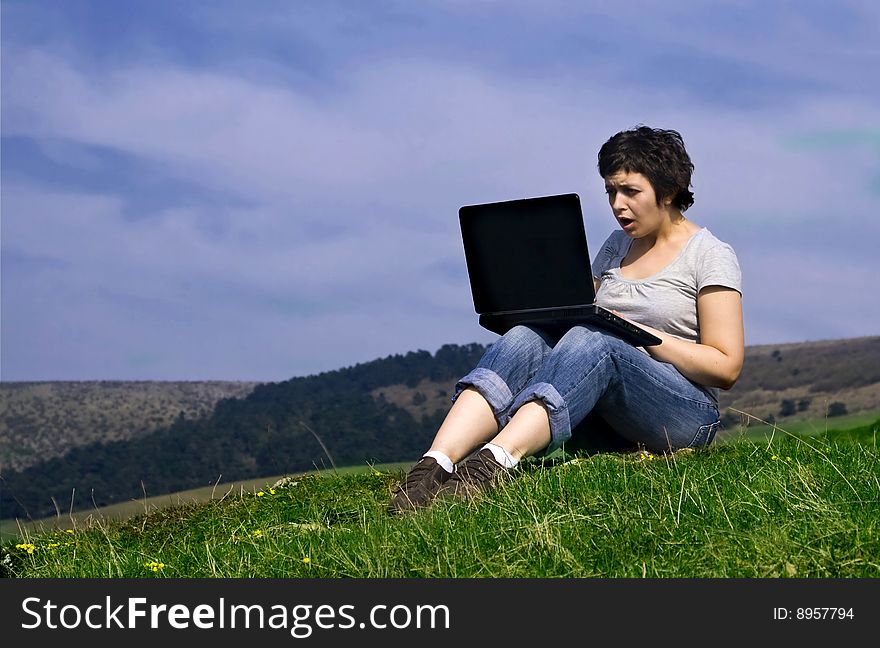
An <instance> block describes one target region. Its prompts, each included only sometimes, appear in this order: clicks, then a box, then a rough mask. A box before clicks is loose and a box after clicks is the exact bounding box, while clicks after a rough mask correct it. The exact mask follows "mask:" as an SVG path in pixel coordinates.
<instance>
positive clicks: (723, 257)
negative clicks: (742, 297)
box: [697, 240, 742, 294]
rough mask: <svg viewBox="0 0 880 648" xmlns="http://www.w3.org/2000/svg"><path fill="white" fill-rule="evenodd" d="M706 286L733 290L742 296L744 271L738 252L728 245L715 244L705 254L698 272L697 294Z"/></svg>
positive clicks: (717, 242)
mask: <svg viewBox="0 0 880 648" xmlns="http://www.w3.org/2000/svg"><path fill="white" fill-rule="evenodd" d="M706 286H723V287H725V288H733V289H734V290H736V291H737V292H738V293H739V294H742V271H741V270H740V267H739V260H738V259H737V258H736V252H734V251H733V248H732V247H730V245H728V244H727V243H723V242H721V241H717V240H716V242H715V244H714V245H712V246H710V247H709V248H708V249H706V250H705V251H704V253H703V256H702V259H701V260H700V265H699V269H698V271H697V292H698V293H699V292H700V291H701V290H702V289H703V288H705V287H706Z"/></svg>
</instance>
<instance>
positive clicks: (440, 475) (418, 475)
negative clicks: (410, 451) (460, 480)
mask: <svg viewBox="0 0 880 648" xmlns="http://www.w3.org/2000/svg"><path fill="white" fill-rule="evenodd" d="M453 474H454V473H451V472H448V471H447V470H446V469H445V468H444V467H443V466H441V465H440V464H439V463H437V460H436V459H434V457H422V458H421V459H420V460H419V462H418V463H417V464H416V465H415V466H413V467H412V470H410V471H409V472H408V473H407V475H406V479H404V481H403V483H402V484H401V485H400V486H398V487H397V490H395V491H394V497H392V498H391V502H390V503H389V504H388V512H389V513H405V512H407V511H414V510H416V509H417V508H423V507H425V506H428V504H430V503H431V502H432V501H433V499H434V497H435V496H436V495H437V491H438V490H440V487H441V486H443V484H444V483H446V482H447V481H448V480H449V479H450V478H451V477H452V475H453Z"/></svg>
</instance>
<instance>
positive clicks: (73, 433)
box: [0, 380, 257, 470]
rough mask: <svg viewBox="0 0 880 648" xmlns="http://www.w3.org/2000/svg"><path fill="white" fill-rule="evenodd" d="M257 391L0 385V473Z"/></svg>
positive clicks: (133, 384)
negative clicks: (0, 471)
mask: <svg viewBox="0 0 880 648" xmlns="http://www.w3.org/2000/svg"><path fill="white" fill-rule="evenodd" d="M256 384H257V383H254V382H232V381H206V382H194V381H186V382H180V381H178V382H170V381H169V382H156V381H107V380H101V381H83V382H79V381H70V382H67V381H63V382H61V381H59V382H3V383H0V470H23V469H25V468H28V467H29V466H33V465H35V464H38V463H40V462H42V461H46V460H47V459H53V458H56V457H63V456H64V455H65V454H67V453H68V452H69V451H70V450H72V449H73V448H76V447H78V446H84V445H88V444H90V443H107V442H110V441H127V440H129V439H136V438H138V437H143V436H147V435H149V434H151V433H153V432H155V431H156V430H158V429H160V428H163V427H167V426H168V425H170V424H171V423H173V422H174V420H175V419H177V418H179V417H183V418H187V419H195V418H200V417H202V416H206V415H208V414H210V413H211V411H213V409H214V406H215V405H216V404H217V402H218V401H220V400H221V399H224V398H237V397H241V396H246V395H247V394H248V393H250V392H251V390H253V388H254V386H255V385H256Z"/></svg>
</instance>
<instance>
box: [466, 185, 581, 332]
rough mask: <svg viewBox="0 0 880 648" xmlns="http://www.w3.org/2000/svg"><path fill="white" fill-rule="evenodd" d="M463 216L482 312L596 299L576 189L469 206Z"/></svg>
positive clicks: (473, 285)
mask: <svg viewBox="0 0 880 648" xmlns="http://www.w3.org/2000/svg"><path fill="white" fill-rule="evenodd" d="M459 221H460V223H461V233H462V243H463V244H464V252H465V260H466V263H467V269H468V276H469V279H470V284H471V292H472V293H473V298H474V307H475V309H476V311H477V312H478V313H481V314H482V313H495V312H499V311H510V310H522V309H531V308H547V307H553V306H571V305H576V304H590V303H592V302H593V301H594V299H595V292H594V289H593V278H592V272H591V271H590V257H589V252H588V250H587V239H586V234H585V231H584V221H583V214H582V212H581V206H580V199H579V198H578V195H577V194H563V195H559V196H544V197H540V198H527V199H523V200H511V201H505V202H496V203H487V204H482V205H466V206H464V207H462V208H461V209H460V210H459Z"/></svg>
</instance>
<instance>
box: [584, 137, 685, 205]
mask: <svg viewBox="0 0 880 648" xmlns="http://www.w3.org/2000/svg"><path fill="white" fill-rule="evenodd" d="M693 170H694V165H693V163H692V162H691V158H690V156H688V153H687V151H686V150H685V148H684V140H683V139H682V137H681V134H680V133H679V132H678V131H674V130H662V129H659V128H649V127H648V126H642V125H639V126H636V127H635V128H633V129H631V130H625V131H620V132H619V133H617V134H616V135H613V136H612V137H611V138H610V139H609V140H608V141H607V142H605V143H604V144H603V145H602V148H601V149H599V175H601V176H602V177H603V178H607V177H608V176H612V175H614V174H615V173H619V172H621V171H623V172H625V173H641V174H642V175H643V176H645V177H646V178H647V179H648V181H649V182H650V183H651V186H652V187H653V188H654V193H656V194H657V204H658V205H659V204H660V201H661V200H664V199H666V198H670V197H671V198H672V204H673V205H674V206H675V207H676V208H677V209H679V210H680V211H685V210H686V209H687V208H688V207H690V206H691V205H693V204H694V194H693V193H692V192H691V191H690V189H689V187H690V186H691V173H693Z"/></svg>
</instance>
